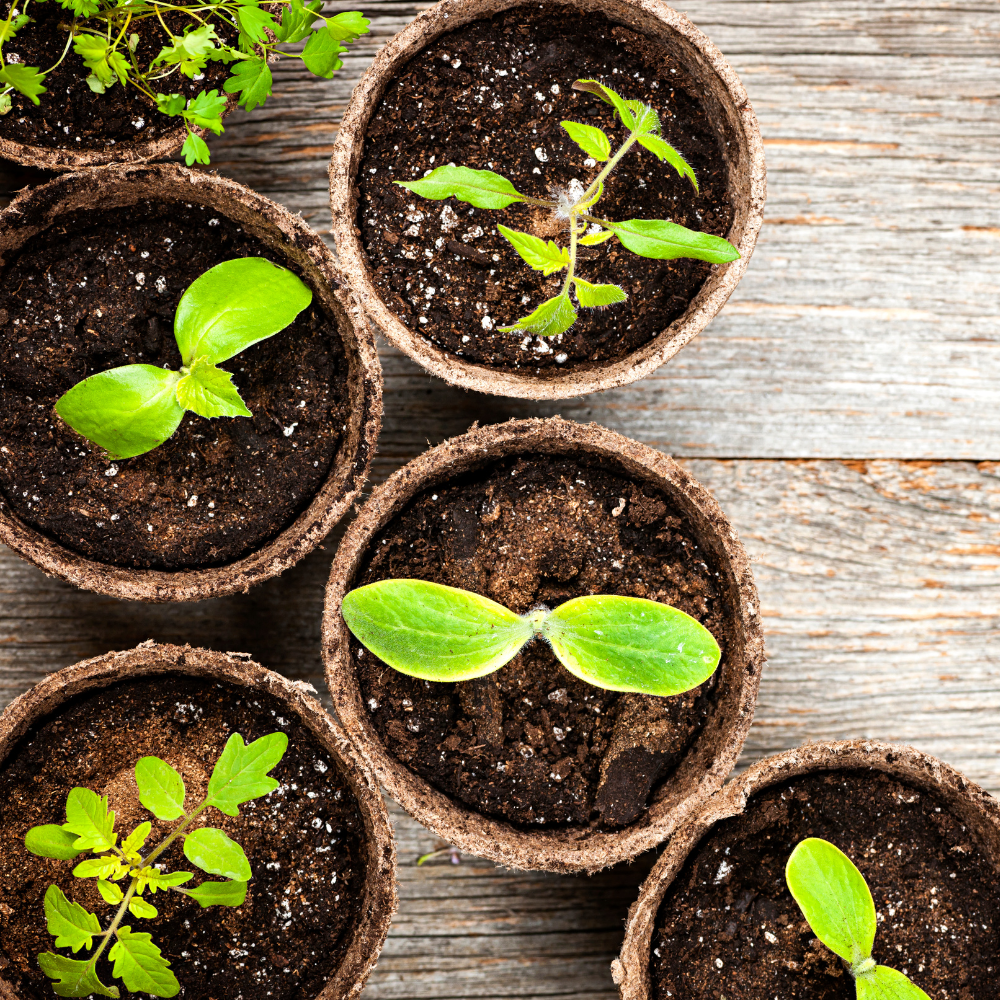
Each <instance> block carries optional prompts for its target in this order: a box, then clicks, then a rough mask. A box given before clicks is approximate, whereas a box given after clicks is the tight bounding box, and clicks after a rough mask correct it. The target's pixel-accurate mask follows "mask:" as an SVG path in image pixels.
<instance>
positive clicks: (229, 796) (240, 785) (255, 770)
mask: <svg viewBox="0 0 1000 1000" xmlns="http://www.w3.org/2000/svg"><path fill="white" fill-rule="evenodd" d="M287 749H288V737H287V736H286V735H285V734H284V733H270V734H269V735H267V736H261V738H260V739H258V740H254V741H253V743H251V744H250V745H249V746H246V745H245V744H244V742H243V737H242V736H241V735H240V734H239V733H233V735H232V736H230V737H229V739H228V740H227V741H226V746H225V749H224V750H223V751H222V755H221V756H220V757H219V759H218V761H216V764H215V768H214V769H213V771H212V777H211V778H209V779H208V798H207V799H206V801H207V802H208V804H209V805H210V806H215V808H216V809H218V810H219V811H220V812H224V813H225V814H226V815H227V816H238V815H239V814H240V811H239V808H238V807H239V806H240V805H242V803H244V802H249V801H250V799H258V798H260V797H261V796H262V795H267V794H269V793H270V792H273V791H274V789H275V788H277V787H278V782H277V781H276V780H275V779H274V778H269V777H268V776H267V772H268V771H270V770H271V769H272V768H273V767H275V766H276V765H277V763H278V761H280V760H281V758H282V756H283V755H284V753H285V750H287ZM207 870H208V869H206V871H207ZM213 874H217V875H222V874H224V873H223V872H215V873H213ZM227 877H228V878H240V876H238V875H229V876H227ZM249 877H250V876H249V874H248V875H247V876H246V878H249Z"/></svg>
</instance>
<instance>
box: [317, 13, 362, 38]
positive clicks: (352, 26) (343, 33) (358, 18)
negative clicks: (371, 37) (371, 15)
mask: <svg viewBox="0 0 1000 1000" xmlns="http://www.w3.org/2000/svg"><path fill="white" fill-rule="evenodd" d="M370 24H371V21H369V20H368V18H367V17H365V16H364V14H362V13H361V12H360V11H357V10H345V11H343V12H342V13H340V14H336V15H334V16H333V17H330V18H327V22H326V26H327V28H329V29H330V31H331V32H333V33H334V34H336V35H337V36H338V37H339V38H340V39H341V40H342V41H345V42H353V41H354V40H355V39H357V38H358V37H359V36H360V35H367V34H368V27H369V25H370Z"/></svg>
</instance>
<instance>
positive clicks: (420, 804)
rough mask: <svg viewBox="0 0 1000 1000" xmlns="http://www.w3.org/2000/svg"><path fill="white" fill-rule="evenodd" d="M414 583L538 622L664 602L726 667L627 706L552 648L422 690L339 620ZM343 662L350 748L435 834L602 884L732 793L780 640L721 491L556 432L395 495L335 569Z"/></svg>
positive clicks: (528, 425)
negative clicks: (729, 779) (406, 580)
mask: <svg viewBox="0 0 1000 1000" xmlns="http://www.w3.org/2000/svg"><path fill="white" fill-rule="evenodd" d="M393 576H395V577H407V576H417V577H420V578H423V579H431V580H434V581H436V582H439V583H446V584H449V585H453V586H462V587H464V588H465V589H469V590H474V591H476V592H479V593H483V594H485V595H486V596H489V597H492V598H494V599H498V600H500V601H502V602H504V603H506V605H507V606H508V607H510V608H511V609H512V610H514V611H518V612H525V611H527V610H529V608H530V607H533V606H535V605H536V604H537V603H539V602H544V603H546V604H548V605H549V606H555V605H556V604H559V603H561V602H562V601H564V600H566V599H567V598H570V597H574V596H579V595H580V594H586V593H601V592H604V593H608V592H612V593H621V594H631V595H632V596H645V597H650V598H653V599H657V600H664V601H666V602H667V603H675V604H677V605H679V606H680V607H681V608H682V610H687V611H688V612H689V613H692V614H694V615H696V616H700V617H701V618H702V620H703V623H704V624H706V626H707V627H709V628H710V629H712V630H713V634H715V636H716V638H717V639H718V640H719V643H720V646H722V647H723V658H722V662H721V665H720V667H719V669H718V670H717V671H716V673H715V674H714V675H713V678H712V679H710V680H709V681H708V682H706V684H705V685H703V686H702V687H701V688H700V689H696V690H695V691H694V692H690V693H689V694H685V695H679V696H677V697H674V698H647V697H643V696H638V695H618V696H616V695H614V694H612V693H611V692H608V691H604V690H603V689H600V688H596V687H593V686H591V685H589V684H585V683H584V682H583V681H580V680H578V679H577V678H575V677H573V676H572V675H570V674H569V673H568V672H567V671H565V670H564V669H563V668H562V667H561V666H560V665H559V664H558V663H557V661H556V660H555V658H554V656H553V655H552V653H551V651H550V650H549V649H548V647H546V646H545V645H544V644H543V643H541V642H540V641H538V640H536V641H535V642H533V643H532V644H529V645H528V646H527V647H525V649H524V650H523V651H522V652H521V653H520V654H519V655H518V656H517V657H515V659H514V660H512V661H511V662H510V663H508V664H507V665H505V666H504V667H503V668H501V670H500V671H498V672H497V673H496V674H492V675H490V676H489V677H486V678H480V679H478V680H475V681H468V682H465V683H463V684H431V683H430V682H425V681H418V680H415V679H413V678H408V677H404V676H403V675H402V674H399V673H397V672H396V671H393V670H391V669H390V668H389V667H387V666H385V665H384V664H382V663H381V661H378V660H375V659H374V657H373V656H372V655H371V654H370V653H367V652H365V653H364V654H363V653H362V648H361V647H360V646H359V645H358V643H357V642H356V641H355V640H354V639H353V638H352V637H351V635H350V633H349V632H348V629H347V626H346V624H345V623H344V620H343V618H342V616H341V613H340V606H341V601H342V599H343V597H344V594H345V593H346V592H347V591H349V590H351V589H353V588H355V587H357V586H359V585H360V584H361V583H366V582H372V581H373V580H374V579H379V578H386V577H393ZM643 581H645V582H643ZM668 598H669V600H668ZM323 654H324V659H325V663H326V676H327V683H328V684H329V687H330V690H331V693H332V695H333V700H334V704H335V706H336V710H337V713H338V717H339V718H340V719H341V720H342V722H343V724H344V727H345V729H346V731H347V733H348V734H349V736H350V738H351V739H352V740H353V741H354V742H355V743H356V745H357V746H358V748H359V750H360V752H361V753H362V754H364V756H365V757H366V759H368V760H369V761H370V762H371V764H372V766H373V768H374V769H375V771H376V773H377V774H378V776H379V779H380V780H381V782H382V783H383V784H384V785H385V787H386V788H387V789H388V791H389V794H390V795H392V796H393V798H395V799H396V801H398V802H399V803H400V805H402V806H403V807H404V808H405V809H406V810H408V811H409V812H410V813H411V814H412V815H413V816H415V817H416V818H417V819H418V820H420V822H422V823H423V824H425V825H426V826H428V827H430V828H431V829H432V830H433V831H434V832H435V833H436V834H438V835H439V836H440V837H442V838H444V839H445V840H447V841H449V842H450V843H453V844H456V845H458V846H459V847H461V848H462V849H463V850H466V851H469V852H471V853H473V854H478V855H480V856H481V857H485V858H490V859H492V860H494V861H497V862H499V863H501V864H505V865H509V866H511V867H515V868H531V869H543V870H549V871H597V870H598V869H601V868H604V867H607V866H609V865H613V864H615V863H616V862H619V861H623V860H625V859H628V858H632V857H634V856H635V855H637V854H639V853H640V852H641V851H643V850H646V849H647V848H650V847H653V846H654V845H655V844H657V843H659V842H660V841H662V840H663V839H664V838H665V837H667V836H668V835H669V834H670V833H671V831H672V830H673V829H674V828H675V827H676V826H677V824H678V823H679V822H681V821H682V820H683V819H684V818H685V817H686V816H688V815H689V814H690V813H691V812H692V811H694V810H695V809H696V808H697V807H698V805H699V804H700V803H701V802H702V801H703V800H704V799H705V798H706V797H707V796H708V795H710V794H711V793H712V792H714V791H716V790H717V789H718V788H719V786H720V785H721V784H722V782H723V781H724V780H725V776H726V775H727V774H728V773H729V770H730V769H731V768H732V766H733V764H734V763H735V761H736V758H737V757H738V755H739V752H740V748H741V747H742V745H743V741H744V738H745V737H746V733H747V730H748V729H749V726H750V722H751V719H752V716H753V706H754V701H755V699H756V694H757V686H758V683H759V678H760V670H761V667H762V665H763V640H762V637H761V629H760V619H759V616H758V609H757V595H756V590H755V588H754V583H753V577H752V575H751V572H750V566H749V562H748V560H747V556H746V553H745V552H744V550H743V547H742V545H741V544H740V542H739V540H738V538H737V536H736V532H735V531H734V530H733V529H732V528H731V526H730V525H729V522H728V521H727V520H726V517H725V515H724V514H723V512H722V511H721V510H720V509H719V507H718V504H717V503H716V502H715V500H714V498H713V497H712V496H711V495H710V494H709V493H708V492H707V490H705V489H704V487H702V486H701V485H700V484H699V483H697V482H696V481H695V480H694V479H693V478H692V477H691V476H690V475H688V474H687V473H686V472H685V471H684V470H683V469H682V468H681V467H680V466H678V465H676V464H675V463H674V462H673V461H672V460H671V459H669V458H667V457H666V456H665V455H662V454H660V453H658V452H656V451H653V450H652V449H651V448H647V447H645V446H643V445H641V444H638V443H637V442H635V441H630V440H628V439H627V438H624V437H621V436H620V435H618V434H614V433H612V432H611V431H608V430H605V429H603V428H601V427H598V426H597V425H595V424H590V425H586V426H585V425H581V424H575V423H571V422H569V421H565V420H562V419H559V418H551V419H548V420H538V419H533V420H514V421H510V422H508V423H506V424H502V425H498V426H493V427H482V428H478V429H474V430H472V431H470V432H469V433H468V434H465V435H463V436H461V437H458V438H454V439H452V440H450V441H447V442H445V443H444V444H442V445H440V446H438V447H437V448H432V449H431V450H430V451H428V452H427V453H425V454H424V455H422V456H421V457H419V458H417V459H415V460H414V461H412V462H410V463H409V464H408V465H406V466H404V467H403V468H402V469H400V470H398V471H397V472H396V473H394V474H393V475H392V476H391V477H390V478H389V480H388V481H387V482H386V483H385V484H383V485H382V486H380V487H378V488H377V489H376V490H375V491H374V493H373V494H372V497H371V499H370V500H369V501H368V502H367V503H366V504H365V505H364V507H362V509H361V511H360V513H359V514H358V517H357V518H356V519H355V521H354V522H353V523H352V524H351V526H350V528H349V529H348V531H347V533H346V535H345V536H344V539H343V541H342V542H341V545H340V548H339V549H338V552H337V556H336V558H335V560H334V563H333V567H332V569H331V573H330V581H329V584H328V586H327V595H326V609H325V613H324V620H323Z"/></svg>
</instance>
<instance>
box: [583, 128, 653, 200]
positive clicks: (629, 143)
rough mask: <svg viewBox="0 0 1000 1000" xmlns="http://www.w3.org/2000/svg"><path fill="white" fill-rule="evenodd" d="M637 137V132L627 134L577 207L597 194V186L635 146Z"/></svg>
mask: <svg viewBox="0 0 1000 1000" xmlns="http://www.w3.org/2000/svg"><path fill="white" fill-rule="evenodd" d="M638 137H639V133H638V132H630V133H629V136H628V138H627V139H626V140H625V141H624V142H623V143H622V144H621V146H620V147H619V149H618V152H617V153H615V155H614V156H612V157H611V159H610V160H608V162H607V163H605V164H604V169H603V170H602V171H601V172H600V173H599V174H598V175H597V176H596V177H595V178H594V179H593V180H592V181H591V182H590V187H589V188H587V190H586V192H585V193H584V195H583V197H582V198H581V199H580V201H578V202H577V204H578V205H579V204H580V202H584V201H586V200H587V199H588V198H592V197H593V196H594V194H595V193H596V192H597V188H598V185H599V184H601V183H602V182H603V181H604V180H605V178H607V176H608V174H610V173H611V171H612V170H614V169H615V167H617V166H618V164H619V162H620V161H621V158H622V157H623V156H624V155H625V154H626V153H627V152H628V151H629V150H630V149H631V148H632V147H633V146H634V145H635V141H636V139H637V138H638Z"/></svg>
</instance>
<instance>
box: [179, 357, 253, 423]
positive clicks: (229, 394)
mask: <svg viewBox="0 0 1000 1000" xmlns="http://www.w3.org/2000/svg"><path fill="white" fill-rule="evenodd" d="M177 401H178V402H179V403H180V404H181V406H184V407H186V408H187V409H189V410H191V411H193V412H194V413H197V414H198V416H199V417H252V416H253V414H252V413H251V412H250V411H249V410H248V409H247V407H246V404H245V403H244V402H243V399H242V397H241V396H240V394H239V392H237V390H236V386H235V385H233V376H232V375H230V374H229V372H227V371H223V370H222V369H221V368H216V366H215V365H211V364H208V363H207V362H206V361H205V360H204V359H202V358H198V359H196V360H195V361H194V362H193V363H192V365H191V370H190V371H189V372H188V373H187V375H185V376H183V377H182V378H181V380H180V382H178V383H177Z"/></svg>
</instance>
